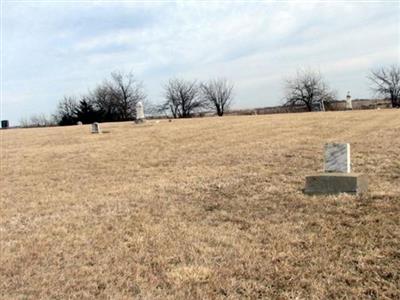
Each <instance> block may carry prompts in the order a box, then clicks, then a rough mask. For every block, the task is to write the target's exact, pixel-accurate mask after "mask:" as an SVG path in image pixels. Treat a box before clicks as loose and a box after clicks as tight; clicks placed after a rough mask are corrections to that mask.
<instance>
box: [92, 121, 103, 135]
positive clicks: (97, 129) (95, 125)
mask: <svg viewBox="0 0 400 300" xmlns="http://www.w3.org/2000/svg"><path fill="white" fill-rule="evenodd" d="M92 133H101V129H100V125H99V123H97V122H94V123H93V124H92Z"/></svg>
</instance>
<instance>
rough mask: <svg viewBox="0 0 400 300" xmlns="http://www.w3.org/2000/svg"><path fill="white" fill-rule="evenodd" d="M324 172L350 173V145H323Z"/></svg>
mask: <svg viewBox="0 0 400 300" xmlns="http://www.w3.org/2000/svg"><path fill="white" fill-rule="evenodd" d="M324 167H325V168H324V170H325V172H340V173H350V171H351V166H350V144H336V143H331V144H325V160H324Z"/></svg>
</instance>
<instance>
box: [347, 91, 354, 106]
mask: <svg viewBox="0 0 400 300" xmlns="http://www.w3.org/2000/svg"><path fill="white" fill-rule="evenodd" d="M346 109H353V104H352V103H351V95H350V92H347V96H346Z"/></svg>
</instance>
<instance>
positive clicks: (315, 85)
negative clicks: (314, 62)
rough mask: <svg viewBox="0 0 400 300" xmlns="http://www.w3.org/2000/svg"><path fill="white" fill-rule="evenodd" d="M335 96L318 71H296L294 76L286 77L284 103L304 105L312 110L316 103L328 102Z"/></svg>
mask: <svg viewBox="0 0 400 300" xmlns="http://www.w3.org/2000/svg"><path fill="white" fill-rule="evenodd" d="M335 98H336V95H335V92H334V91H332V90H331V89H330V88H329V86H328V84H327V83H326V82H325V80H324V79H323V77H322V76H321V74H320V73H319V72H316V71H312V70H302V71H297V75H296V77H293V78H289V79H286V82H285V97H284V102H285V105H291V106H293V105H305V106H306V107H307V110H308V111H312V108H313V105H314V104H316V103H321V104H325V103H329V102H331V101H332V100H334V99H335Z"/></svg>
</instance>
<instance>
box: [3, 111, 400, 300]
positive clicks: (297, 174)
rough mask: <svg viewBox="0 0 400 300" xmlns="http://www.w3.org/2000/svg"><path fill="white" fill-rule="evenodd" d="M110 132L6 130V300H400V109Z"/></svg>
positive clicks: (119, 127)
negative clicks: (337, 151) (333, 149)
mask: <svg viewBox="0 0 400 300" xmlns="http://www.w3.org/2000/svg"><path fill="white" fill-rule="evenodd" d="M101 125H102V129H103V130H104V131H106V132H105V133H104V134H101V135H92V134H90V129H89V126H88V125H85V126H71V127H57V128H41V129H15V130H14V129H13V130H3V131H1V139H2V143H1V155H2V156H1V200H0V201H1V202H0V205H1V209H0V238H1V240H0V241H1V245H0V246H1V248H0V298H2V299H43V298H52V299H66V298H75V299H88V298H100V299H132V298H138V299H224V298H228V299H238V298H240V299H242V298H251V299H256V298H267V299H269V298H273V299H277V298H278V299H296V298H297V299H323V298H324V299H329V298H362V299H376V298H379V299H395V298H397V299H399V298H400V157H399V149H400V111H399V110H376V111H352V112H327V113H305V114H284V115H265V116H242V117H223V118H202V119H190V120H174V121H172V122H168V121H166V120H163V121H161V122H159V123H156V122H147V123H146V124H143V125H134V124H132V123H130V122H126V123H107V124H101ZM332 141H335V142H349V143H351V147H352V165H353V169H354V171H356V172H363V173H366V174H367V175H368V176H369V180H370V191H369V194H368V195H365V196H362V197H356V196H349V195H340V196H326V197H322V196H318V197H316V196H315V197H310V196H305V195H304V194H303V193H302V189H303V187H304V178H305V176H306V175H308V174H310V173H313V172H316V171H320V170H321V169H322V157H323V145H324V143H326V142H332Z"/></svg>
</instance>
